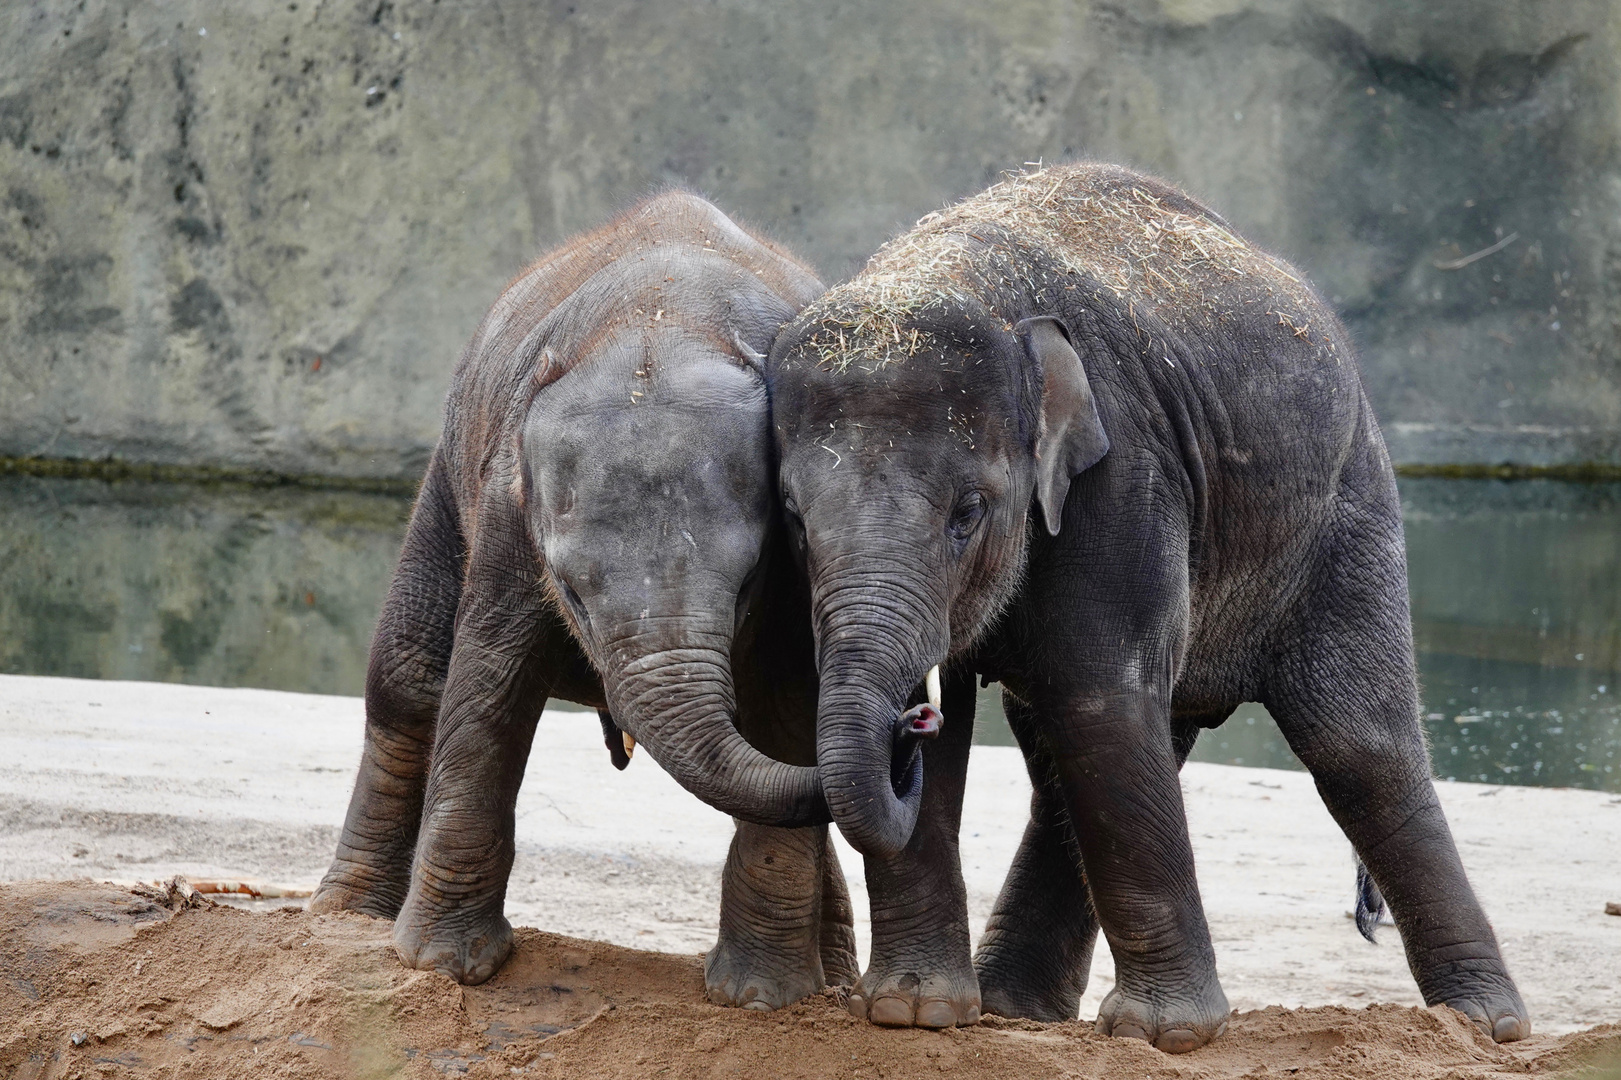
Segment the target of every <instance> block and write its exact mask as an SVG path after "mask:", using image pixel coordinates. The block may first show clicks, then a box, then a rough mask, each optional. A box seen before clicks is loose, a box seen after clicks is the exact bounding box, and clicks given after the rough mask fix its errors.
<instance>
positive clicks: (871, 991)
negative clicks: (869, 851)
mask: <svg viewBox="0 0 1621 1080" xmlns="http://www.w3.org/2000/svg"><path fill="white" fill-rule="evenodd" d="M942 706H943V711H944V713H945V726H944V728H943V729H942V731H941V733H940V735H939V736H938V737H937V738H936V739H935V740H934V741H932V742H930V743H928V744H926V745H925V748H924V751H923V803H922V808H921V810H920V812H919V814H918V819H917V827H916V829H915V830H913V833H912V838H911V840H910V842H908V843H907V845H906V848H905V850H903V851H902V852H901V853H900V854H899V855H898V856H896V857H895V858H893V859H876V858H872V857H870V856H869V857H868V858H867V859H866V868H867V891H868V894H869V896H870V897H871V901H872V957H871V962H870V963H869V964H868V965H867V970H866V972H865V973H864V974H863V975H862V976H861V979H860V981H859V982H857V983H856V986H855V988H854V989H853V990H851V992H850V1011H851V1012H852V1013H853V1014H855V1015H856V1016H860V1017H865V1018H866V1019H868V1020H871V1021H872V1022H873V1023H875V1024H880V1025H882V1026H884V1027H913V1026H916V1027H927V1028H946V1027H952V1026H959V1025H971V1024H976V1023H978V1022H979V1013H980V997H979V980H978V978H977V976H976V975H975V974H974V964H973V959H972V956H971V946H972V943H971V941H970V939H969V934H968V894H967V888H966V886H965V885H964V883H963V877H962V860H961V858H960V857H959V854H958V847H957V834H958V830H959V828H960V827H961V824H962V796H963V785H964V783H965V781H966V780H967V774H968V750H969V744H970V743H971V742H972V739H973V734H974V676H973V673H972V672H963V673H958V674H956V675H954V676H953V677H952V678H951V680H950V682H949V683H948V684H947V686H946V688H945V693H944V699H943V702H942Z"/></svg>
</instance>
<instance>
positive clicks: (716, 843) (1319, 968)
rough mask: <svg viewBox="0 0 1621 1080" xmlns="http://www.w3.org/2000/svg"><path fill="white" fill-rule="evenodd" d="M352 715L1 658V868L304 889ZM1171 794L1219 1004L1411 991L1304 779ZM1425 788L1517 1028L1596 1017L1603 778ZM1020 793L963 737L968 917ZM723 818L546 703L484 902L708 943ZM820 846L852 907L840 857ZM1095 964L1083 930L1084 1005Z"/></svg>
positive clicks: (564, 923) (1009, 769) (1255, 780)
mask: <svg viewBox="0 0 1621 1080" xmlns="http://www.w3.org/2000/svg"><path fill="white" fill-rule="evenodd" d="M361 715H362V713H361V704H360V702H359V701H358V700H357V699H351V698H337V697H320V696H314V695H302V694H287V693H277V692H271V691H258V690H219V689H211V688H202V687H186V686H173V685H158V684H144V683H116V682H91V681H79V680H68V679H42V678H24V677H17V676H0V881H4V882H20V881H29V880H40V879H54V880H67V879H73V878H91V879H95V880H111V881H118V882H126V883H127V882H133V881H137V880H145V881H153V880H158V879H167V878H169V877H170V876H172V875H174V874H176V873H179V874H185V875H188V876H190V877H191V878H193V879H199V878H222V877H224V878H231V877H251V878H256V879H259V880H261V881H268V882H273V883H276V884H280V885H287V886H300V885H301V886H305V887H308V886H311V885H313V884H314V883H315V881H316V880H318V878H319V876H320V874H321V872H322V871H323V870H324V869H325V866H326V862H327V860H328V858H329V856H330V854H331V849H332V845H333V842H334V840H335V837H336V826H337V824H338V823H339V822H341V820H342V817H343V811H344V807H345V805H346V803H347V799H348V795H349V787H350V783H351V780H352V776H353V770H354V765H355V762H356V760H357V758H358V751H359V739H360V728H361ZM1184 789H1185V794H1186V800H1187V805H1188V816H1189V821H1190V825H1191V831H1192V835H1193V841H1194V846H1195V850H1196V853H1197V857H1198V863H1199V875H1200V883H1201V887H1202V889H1203V893H1204V897H1205V904H1206V910H1207V912H1208V914H1209V918H1210V924H1211V931H1212V935H1213V937H1214V940H1215V946H1216V955H1217V961H1218V964H1219V968H1220V971H1221V975H1222V981H1223V985H1224V986H1225V987H1226V989H1227V993H1228V996H1229V998H1230V999H1231V1002H1232V1004H1233V1006H1234V1008H1235V1009H1239V1010H1245V1011H1249V1010H1257V1009H1263V1008H1265V1007H1267V1006H1272V1005H1282V1006H1286V1007H1290V1008H1294V1007H1300V1006H1324V1005H1340V1006H1348V1007H1353V1008H1358V1009H1360V1008H1361V1007H1363V1006H1366V1005H1368V1004H1370V1003H1374V1002H1381V1003H1390V1004H1395V1005H1419V1004H1421V1002H1420V1000H1419V998H1418V995H1417V992H1416V989H1415V987H1414V986H1413V983H1412V979H1411V976H1410V975H1409V974H1408V972H1407V968H1406V963H1405V959H1404V957H1403V955H1402V951H1401V948H1400V943H1399V940H1398V938H1397V936H1396V933H1395V931H1394V929H1387V930H1385V931H1384V933H1383V935H1382V937H1383V940H1382V942H1381V944H1380V945H1378V946H1370V945H1368V944H1366V943H1365V942H1363V941H1362V940H1361V939H1360V938H1359V937H1358V936H1357V935H1356V933H1355V931H1354V930H1353V929H1352V926H1351V923H1350V921H1349V919H1348V918H1347V917H1346V912H1347V910H1348V908H1349V906H1350V893H1351V884H1352V872H1353V871H1352V866H1353V864H1352V861H1351V855H1350V850H1349V846H1348V845H1347V844H1346V842H1345V840H1344V839H1343V837H1342V836H1341V835H1340V834H1339V832H1338V830H1337V829H1336V827H1335V826H1334V825H1333V823H1332V821H1331V820H1330V819H1329V817H1328V815H1327V813H1326V811H1325V810H1324V809H1323V807H1322V805H1321V803H1320V802H1319V801H1318V799H1317V796H1316V793H1315V791H1314V790H1313V789H1312V787H1311V784H1310V781H1309V778H1308V777H1306V776H1305V775H1304V774H1299V773H1288V772H1278V771H1273V770H1259V769H1242V768H1233V767H1226V766H1215V765H1199V764H1193V765H1189V766H1188V767H1187V769H1186V770H1185V772H1184ZM1440 789H1441V797H1442V799H1443V801H1444V803H1445V805H1446V808H1447V812H1448V814H1449V816H1450V818H1451V820H1452V824H1453V829H1454V831H1455V833H1456V835H1457V837H1458V840H1459V845H1460V848H1461V849H1462V851H1463V857H1464V861H1465V863H1466V864H1467V866H1468V869H1469V872H1470V875H1471V878H1472V879H1473V881H1474V883H1475V886H1476V888H1477V890H1478V891H1479V893H1480V895H1481V898H1482V900H1483V902H1484V904H1485V906H1486V909H1487V911H1488V913H1489V914H1490V915H1491V917H1492V919H1493V921H1494V924H1495V926H1496V928H1497V932H1498V935H1499V937H1500V938H1501V940H1502V943H1503V948H1504V952H1505V954H1506V955H1507V958H1508V962H1509V965H1510V968H1511V970H1512V971H1513V972H1514V974H1515V976H1516V977H1517V979H1518V980H1519V983H1520V986H1521V989H1522V991H1523V992H1524V994H1525V998H1526V1001H1527V1003H1528V1005H1529V1006H1530V1009H1531V1012H1532V1017H1533V1022H1534V1024H1535V1027H1536V1030H1537V1032H1538V1033H1539V1034H1556V1033H1562V1032H1571V1031H1576V1030H1578V1029H1582V1028H1587V1027H1591V1026H1593V1025H1596V1024H1603V1023H1607V1022H1609V1023H1614V1022H1618V1021H1621V918H1617V917H1615V916H1607V915H1605V914H1604V906H1605V903H1606V901H1621V857H1618V856H1621V798H1618V797H1616V796H1612V795H1605V794H1599V793H1592V792H1582V791H1572V790H1549V789H1534V788H1513V787H1487V786H1482V785H1473V784H1448V783H1443V784H1441V785H1440ZM1028 797H1029V787H1028V782H1027V781H1026V779H1025V777H1024V772H1023V768H1022V764H1021V762H1020V759H1019V757H1018V754H1017V752H1016V751H1014V750H1012V749H1008V748H1001V747H976V748H975V751H974V757H973V762H972V765H971V769H970V776H969V789H968V796H967V803H966V806H965V808H964V831H963V852H964V864H965V865H964V871H965V874H966V877H967V881H968V891H969V901H970V910H971V917H972V919H973V922H974V929H975V931H976V932H977V931H978V929H979V927H980V926H982V925H983V921H984V918H985V916H986V914H987V913H988V911H989V909H990V905H991V903H992V901H993V900H994V898H995V894H996V891H997V889H998V887H999V885H1000V883H1001V880H1002V876H1003V874H1004V872H1005V870H1006V867H1007V864H1008V861H1009V859H1010V858H1011V855H1012V852H1013V849H1014V846H1015V845H1016V843H1017V840H1018V836H1019V834H1020V831H1021V829H1022V828H1023V825H1024V821H1025V816H1026V802H1027V799H1028ZM730 833H731V824H730V822H729V821H728V820H727V819H726V818H725V817H724V816H723V815H720V814H718V813H716V812H714V811H712V810H710V809H708V808H707V807H704V806H703V805H701V804H700V803H698V802H697V801H696V800H695V799H692V798H691V797H690V796H688V795H686V794H685V793H684V792H682V791H681V790H680V789H679V788H677V787H676V785H675V784H674V783H673V782H672V781H671V780H670V779H669V778H668V777H667V776H665V774H664V773H663V772H661V771H660V770H659V769H658V767H657V766H656V765H655V764H654V763H653V762H652V761H651V759H649V758H647V757H646V756H645V755H640V756H638V757H637V758H636V759H635V761H634V762H633V763H632V765H631V767H630V769H629V770H627V771H626V772H625V773H618V772H615V771H614V770H613V769H612V768H611V767H610V766H609V764H608V761H607V754H606V752H605V751H604V750H603V748H602V745H601V741H600V734H599V730H598V728H597V724H596V720H595V717H594V716H592V715H590V714H582V713H566V712H556V711H549V712H547V713H546V714H545V716H544V717H543V718H542V720H541V726H540V731H539V733H538V734H537V736H536V739H535V750H534V753H533V756H532V758H531V760H530V765H529V771H528V778H527V779H526V781H525V786H524V790H523V794H522V797H521V798H520V801H519V807H518V859H517V864H516V867H515V869H514V873H513V878H512V887H511V890H510V893H509V897H508V915H509V917H510V918H511V919H512V921H513V923H514V924H515V925H519V926H530V927H536V928H539V929H541V930H544V931H549V932H552V933H558V934H566V935H571V936H574V937H579V938H588V939H594V940H598V941H606V942H612V943H614V944H618V945H622V946H629V947H634V948H640V949H648V950H656V951H659V952H666V953H675V954H685V955H686V957H687V958H688V960H690V959H691V958H692V957H693V956H694V955H695V954H697V953H699V952H701V951H702V950H704V949H706V948H707V947H708V946H709V945H710V944H711V943H712V941H713V937H714V919H715V913H716V909H717V906H718V884H717V877H718V868H719V866H720V863H721V861H722V859H723V857H724V854H725V851H726V845H727V843H728V840H729V838H730ZM841 855H842V856H843V858H844V864H845V869H846V873H847V874H848V875H849V877H850V879H851V886H852V891H853V893H854V894H855V900H856V910H857V912H858V917H859V916H860V915H861V914H862V913H864V911H865V907H866V904H865V891H864V887H863V881H862V873H861V862H860V860H859V858H857V857H856V856H855V855H854V854H853V853H852V852H851V851H850V850H849V849H848V848H843V849H842V850H841ZM64 895H66V894H64ZM255 906H258V907H265V906H268V905H263V904H261V905H255ZM241 917H243V918H246V917H247V915H246V914H245V913H244V914H243V915H242V916H241ZM275 917H276V918H289V917H292V916H291V915H290V914H289V915H281V916H275ZM207 918H210V919H227V920H228V919H234V918H237V916H236V915H226V914H225V913H223V912H215V913H213V914H210V915H208V916H207ZM311 921H312V922H320V921H319V920H311ZM270 924H271V923H268V922H267V923H266V925H270ZM165 925H168V923H165ZM231 925H234V924H231ZM244 925H248V924H244ZM253 925H257V924H253ZM322 925H325V924H322ZM334 932H335V933H336V932H337V931H334ZM345 932H347V931H345ZM357 932H358V931H357ZM369 932H370V931H368V933H369ZM857 932H858V937H859V938H860V939H861V941H862V943H863V948H864V947H865V941H866V936H865V934H866V927H865V926H864V925H858V927H857ZM368 940H369V939H368ZM379 940H381V939H379ZM526 940H527V939H526ZM534 940H540V939H538V938H536V939H534ZM378 947H379V948H381V946H380V945H379V946H378ZM368 948H370V946H368ZM368 955H369V954H368ZM682 962H683V963H686V962H687V961H682ZM379 963H381V961H379ZM683 970H686V969H685V968H684V969H683ZM1111 972H1112V964H1111V962H1110V959H1109V957H1108V954H1107V949H1106V948H1100V949H1099V956H1098V961H1097V964H1096V966H1095V968H1094V972H1093V978H1092V986H1091V988H1090V989H1089V992H1088V995H1087V998H1086V1000H1085V1001H1083V1003H1082V1009H1081V1015H1082V1016H1083V1017H1087V1018H1090V1017H1091V1016H1092V1015H1094V1014H1095V1009H1096V1003H1097V1001H1098V1000H1099V999H1100V998H1101V996H1102V994H1103V993H1104V992H1106V991H1107V989H1108V987H1109V985H1110V984H1111V982H1112V978H1111ZM447 992H448V991H447ZM670 1000H672V1001H673V1000H675V999H670ZM1358 1015H1361V1014H1358ZM1402 1015H1409V1014H1406V1013H1403V1014H1402ZM1415 1015H1416V1014H1415ZM1423 1015H1425V1016H1429V1015H1431V1014H1430V1013H1427V1012H1426V1013H1424V1014H1423ZM621 1019H622V1018H621ZM616 1022H618V1021H616ZM827 1022H828V1023H832V1022H833V1021H832V1020H831V1019H829V1020H828V1021H827ZM1403 1022H1404V1023H1405V1022H1406V1021H1403ZM1415 1022H1417V1021H1415ZM1065 1037H1068V1036H1065Z"/></svg>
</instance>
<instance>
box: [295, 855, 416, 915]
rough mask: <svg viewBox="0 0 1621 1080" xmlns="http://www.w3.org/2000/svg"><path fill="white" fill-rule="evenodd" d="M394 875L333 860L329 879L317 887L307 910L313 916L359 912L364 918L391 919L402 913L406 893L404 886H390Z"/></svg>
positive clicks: (323, 879)
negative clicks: (365, 916)
mask: <svg viewBox="0 0 1621 1080" xmlns="http://www.w3.org/2000/svg"><path fill="white" fill-rule="evenodd" d="M407 873H409V871H408V872H407ZM392 876H394V875H388V874H384V873H381V872H379V871H378V870H377V869H376V868H374V867H371V866H366V865H364V864H362V863H356V862H351V861H350V860H348V859H337V860H334V861H333V863H332V866H331V868H330V869H329V870H327V872H326V876H325V877H323V878H322V879H321V884H320V885H318V886H317V887H316V889H315V894H314V895H313V896H311V897H310V902H309V908H308V910H309V911H310V913H311V914H314V915H326V914H329V913H331V912H335V911H358V912H360V913H361V914H363V915H375V916H377V917H378V918H380V919H392V918H394V916H395V915H397V914H399V910H400V905H401V904H402V903H404V902H405V891H406V890H405V886H404V885H403V884H401V885H398V886H394V887H391V885H392V884H393V883H392V882H391V880H390V878H391V877H392Z"/></svg>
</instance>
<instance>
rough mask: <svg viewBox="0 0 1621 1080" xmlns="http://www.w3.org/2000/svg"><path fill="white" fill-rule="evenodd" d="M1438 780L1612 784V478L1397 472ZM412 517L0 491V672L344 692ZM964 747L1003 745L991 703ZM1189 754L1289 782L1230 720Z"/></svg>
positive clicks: (211, 499)
mask: <svg viewBox="0 0 1621 1080" xmlns="http://www.w3.org/2000/svg"><path fill="white" fill-rule="evenodd" d="M1401 489H1402V501H1403V509H1404V516H1405V518H1406V525H1407V545H1408V558H1409V563H1410V570H1411V581H1412V592H1413V616H1414V627H1415V632H1416V638H1417V643H1418V650H1419V656H1418V660H1419V668H1420V672H1421V677H1422V679H1423V685H1424V702H1425V713H1426V720H1425V726H1426V728H1427V729H1428V731H1429V736H1430V745H1431V751H1432V754H1433V756H1434V759H1435V767H1436V774H1437V775H1438V776H1443V777H1452V778H1456V779H1460V780H1480V781H1486V782H1491V783H1505V784H1538V785H1548V786H1571V787H1586V788H1602V789H1606V790H1610V791H1621V485H1591V484H1565V483H1558V482H1554V481H1517V482H1509V483H1505V482H1498V481H1481V480H1430V479H1425V480H1405V481H1403V482H1402V485H1401ZM408 513H409V504H408V503H407V502H406V501H404V500H402V499H398V498H393V497H389V496H382V495H356V494H352V493H340V492H311V491H300V490H293V489H271V490H265V489H215V488H200V487H192V486H182V485H164V484H105V483H101V482H98V481H88V480H43V479H36V478H30V477H3V478H0V671H4V672H12V673H21V674H33V675H67V676H75V677H80V678H104V679H149V680H159V681H172V682H189V683H202V684H208V685H215V686H262V687H270V688H273V689H283V690H303V691H311V692H316V693H331V694H358V693H359V692H360V689H361V685H362V682H363V679H364V674H365V667H366V650H367V647H368V645H369V643H370V639H371V631H372V626H373V622H374V620H375V619H376V615H377V608H378V605H379V603H380V601H381V598H382V595H383V593H384V591H385V590H386V588H387V585H388V579H389V576H390V574H391V573H392V571H393V565H394V557H395V554H396V552H397V550H398V547H399V542H400V538H401V536H402V534H403V531H404V528H405V521H406V517H407V515H408ZM980 713H981V717H980V722H979V725H978V730H977V732H976V738H977V739H978V740H979V741H981V742H985V743H1011V742H1012V739H1011V736H1010V734H1009V732H1008V730H1007V726H1006V722H1005V721H1004V720H1003V719H1002V716H1001V708H1000V701H999V698H998V695H997V691H996V689H995V688H994V687H993V688H991V689H990V690H986V691H983V692H982V694H981V699H980ZM1193 756H1194V759H1195V760H1200V761H1216V762H1230V763H1234V764H1243V765H1261V766H1269V767H1275V768H1299V763H1298V762H1297V761H1296V760H1295V758H1294V756H1293V755H1292V754H1291V753H1290V751H1289V749H1288V747H1287V746H1286V745H1285V744H1284V741H1283V738H1282V736H1281V735H1279V733H1278V731H1277V728H1276V727H1275V726H1274V725H1273V724H1272V721H1271V719H1270V717H1268V716H1267V715H1266V712H1265V710H1264V709H1262V708H1260V707H1259V706H1254V705H1251V706H1245V707H1244V708H1243V709H1241V710H1240V711H1239V712H1238V713H1237V714H1236V715H1235V716H1234V717H1233V718H1232V719H1230V720H1229V721H1228V722H1227V723H1226V724H1225V725H1224V726H1223V727H1221V728H1219V729H1217V730H1215V731H1211V732H1206V733H1205V734H1204V735H1203V736H1202V737H1201V739H1200V741H1199V744H1198V746H1197V747H1196V748H1195V750H1194V755H1193Z"/></svg>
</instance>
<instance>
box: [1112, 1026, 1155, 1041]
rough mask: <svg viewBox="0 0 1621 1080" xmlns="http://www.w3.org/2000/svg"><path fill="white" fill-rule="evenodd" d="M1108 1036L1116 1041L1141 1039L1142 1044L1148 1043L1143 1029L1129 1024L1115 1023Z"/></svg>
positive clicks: (1146, 1034)
mask: <svg viewBox="0 0 1621 1080" xmlns="http://www.w3.org/2000/svg"><path fill="white" fill-rule="evenodd" d="M1109 1034H1110V1035H1112V1036H1114V1037H1115V1038H1117V1039H1141V1040H1142V1041H1143V1042H1149V1041H1150V1040H1149V1038H1148V1032H1147V1031H1145V1030H1144V1029H1142V1028H1140V1027H1138V1026H1137V1025H1136V1024H1131V1023H1125V1024H1118V1023H1117V1024H1115V1025H1114V1027H1113V1028H1112V1029H1111V1030H1110V1031H1109Z"/></svg>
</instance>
